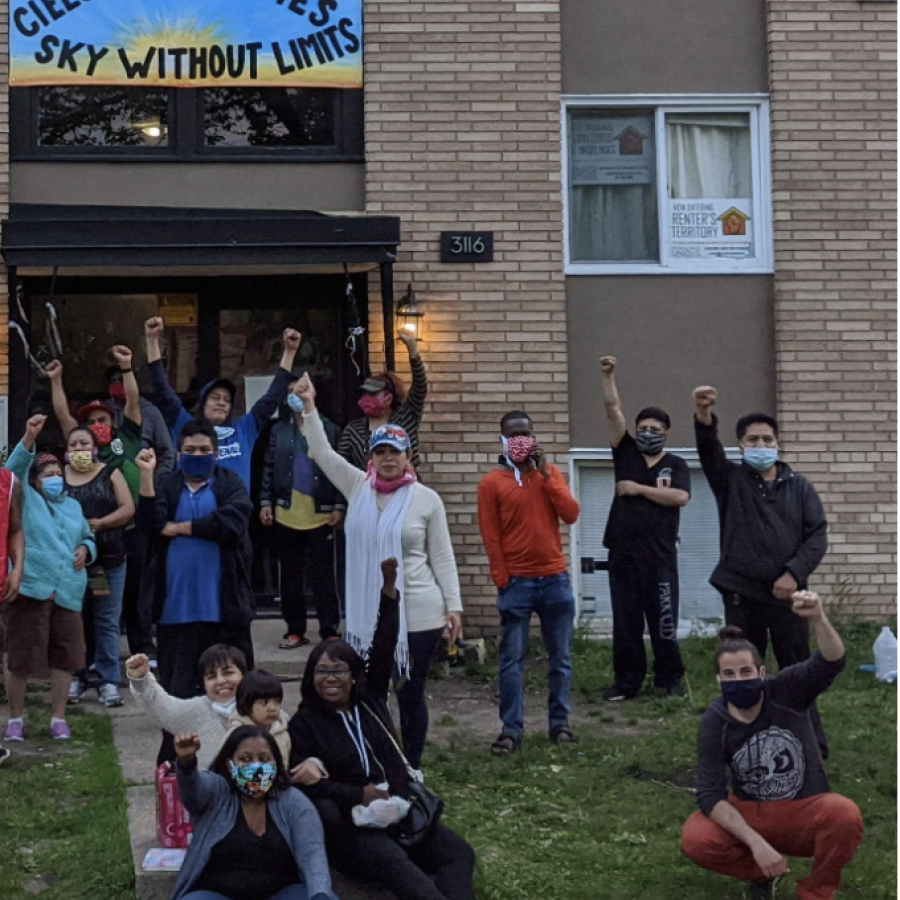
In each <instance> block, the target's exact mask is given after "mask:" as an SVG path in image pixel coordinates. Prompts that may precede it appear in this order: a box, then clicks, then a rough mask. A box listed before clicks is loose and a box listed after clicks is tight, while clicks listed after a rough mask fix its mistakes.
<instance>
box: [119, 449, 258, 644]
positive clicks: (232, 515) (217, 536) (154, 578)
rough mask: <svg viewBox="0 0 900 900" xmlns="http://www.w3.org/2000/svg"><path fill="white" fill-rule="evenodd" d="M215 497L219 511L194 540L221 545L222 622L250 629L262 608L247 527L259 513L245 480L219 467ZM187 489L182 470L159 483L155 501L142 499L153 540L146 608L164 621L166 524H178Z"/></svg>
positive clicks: (195, 527) (144, 585) (140, 519)
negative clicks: (254, 580)
mask: <svg viewBox="0 0 900 900" xmlns="http://www.w3.org/2000/svg"><path fill="white" fill-rule="evenodd" d="M213 477H214V478H215V481H214V482H213V486H212V492H213V496H214V497H215V499H216V510H215V512H212V513H210V514H209V515H207V516H202V517H201V518H199V519H194V520H193V524H192V536H193V537H195V538H200V539H201V540H206V541H215V542H216V543H217V544H218V545H219V557H220V562H221V566H222V580H221V588H220V591H221V593H220V603H221V612H222V618H221V622H222V625H224V626H225V627H227V628H246V627H247V626H248V625H249V624H250V623H251V622H252V621H253V619H254V618H255V617H256V603H255V600H254V597H253V589H252V588H251V585H250V569H251V559H252V550H251V546H250V538H249V537H248V535H247V528H248V525H249V523H250V513H251V511H252V509H253V507H252V505H251V503H250V497H249V495H248V494H247V488H246V487H244V482H243V481H242V480H241V477H240V475H238V474H237V473H236V472H233V471H232V470H231V469H225V468H223V467H222V466H216V468H215V470H214V471H213ZM183 487H184V475H183V474H182V473H181V471H177V472H172V473H170V474H168V475H163V476H162V477H161V478H159V479H158V480H157V482H156V496H155V497H143V496H141V497H139V498H138V506H137V514H136V516H135V522H136V523H137V527H138V529H139V530H140V531H142V532H144V534H146V535H148V538H149V539H148V541H147V545H148V546H147V553H146V556H145V558H144V578H143V580H142V582H141V606H142V608H143V609H147V610H150V611H151V612H152V615H153V621H154V622H158V621H159V619H160V617H161V615H162V611H163V606H164V605H165V602H166V585H167V577H166V561H167V558H168V555H169V554H168V551H169V543H170V541H171V538H167V537H163V536H162V529H163V527H164V526H165V524H166V522H173V521H174V520H175V513H176V511H177V510H178V501H179V499H180V497H181V490H182V488H183Z"/></svg>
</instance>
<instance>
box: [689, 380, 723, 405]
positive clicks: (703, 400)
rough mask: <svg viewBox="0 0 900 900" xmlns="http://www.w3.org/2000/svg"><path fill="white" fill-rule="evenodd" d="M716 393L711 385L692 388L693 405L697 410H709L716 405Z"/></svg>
mask: <svg viewBox="0 0 900 900" xmlns="http://www.w3.org/2000/svg"><path fill="white" fill-rule="evenodd" d="M717 398H718V391H717V390H716V389H715V388H714V387H712V386H711V385H708V384H704V385H701V386H700V387H697V388H694V403H695V404H696V406H697V408H698V409H709V408H710V407H712V406H715V405H716V400H717Z"/></svg>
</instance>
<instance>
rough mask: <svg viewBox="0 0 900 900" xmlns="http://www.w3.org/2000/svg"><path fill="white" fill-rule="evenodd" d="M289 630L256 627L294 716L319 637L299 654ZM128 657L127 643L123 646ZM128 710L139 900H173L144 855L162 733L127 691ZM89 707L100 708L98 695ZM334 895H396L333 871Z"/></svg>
mask: <svg viewBox="0 0 900 900" xmlns="http://www.w3.org/2000/svg"><path fill="white" fill-rule="evenodd" d="M283 628H284V625H283V623H282V622H281V621H280V620H274V619H263V620H259V621H257V622H255V623H254V625H253V643H254V648H255V651H256V666H257V668H260V669H266V670H267V671H269V672H271V673H272V674H273V675H277V676H278V677H279V678H281V679H282V680H283V681H284V682H285V684H284V707H285V709H287V710H289V711H292V710H294V709H296V708H297V704H298V703H299V702H300V678H301V677H302V675H303V667H304V666H305V665H306V659H307V657H308V656H309V653H310V651H311V649H312V648H313V647H314V646H315V645H316V643H318V635H317V634H315V633H314V632H310V634H309V637H310V644H309V645H307V646H306V647H301V648H298V649H296V650H279V649H278V647H277V644H278V641H279V640H280V639H281V635H282V632H283ZM123 652H124V642H123ZM124 695H125V705H124V706H122V707H120V708H119V709H113V710H109V713H110V715H111V717H112V720H113V738H114V740H115V743H116V748H117V749H118V751H119V759H120V761H121V764H122V777H123V778H124V779H125V784H126V794H127V797H128V827H129V831H130V833H131V849H132V854H133V856H134V871H135V885H136V890H135V896H136V900H169V897H170V895H171V893H172V889H173V887H174V885H175V880H176V877H177V876H176V875H174V874H172V873H161V872H153V873H150V872H144V871H143V870H142V869H141V863H142V862H143V859H144V855H145V854H146V852H147V850H149V849H150V848H151V847H155V846H157V845H158V842H157V840H156V791H155V788H154V779H153V776H154V763H155V761H156V753H157V750H158V749H159V741H160V730H159V727H158V726H157V725H156V723H155V721H154V720H153V718H152V717H151V716H148V715H146V714H145V713H143V712H142V710H141V709H140V707H138V706H137V704H136V703H134V701H133V700H132V699H131V695H130V693H128V692H127V691H126V692H125V693H124ZM89 696H90V698H91V699H88V700H87V702H86V703H85V706H86V708H89V707H94V706H95V703H94V702H93V696H94V695H93V693H91V694H90V695H89ZM332 878H333V884H334V891H335V893H336V894H337V895H338V897H339V898H340V900H393V895H392V894H389V893H387V892H384V891H379V890H376V889H373V888H372V887H362V886H361V885H359V884H353V883H350V882H348V881H347V879H345V878H342V877H341V876H340V875H338V874H336V873H334V872H332Z"/></svg>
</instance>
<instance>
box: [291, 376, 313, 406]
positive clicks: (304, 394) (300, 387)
mask: <svg viewBox="0 0 900 900" xmlns="http://www.w3.org/2000/svg"><path fill="white" fill-rule="evenodd" d="M294 393H295V394H296V395H297V396H298V397H299V398H300V399H301V400H302V401H303V402H304V403H312V404H314V403H315V402H316V388H315V385H313V383H312V379H311V378H310V377H309V373H308V372H304V373H303V375H301V376H300V378H299V379H298V381H297V383H296V384H295V385H294Z"/></svg>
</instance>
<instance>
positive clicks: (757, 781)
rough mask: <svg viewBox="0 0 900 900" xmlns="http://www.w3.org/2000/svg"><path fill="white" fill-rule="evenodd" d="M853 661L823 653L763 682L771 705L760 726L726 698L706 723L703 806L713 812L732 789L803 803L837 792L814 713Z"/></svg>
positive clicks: (757, 798) (746, 796) (700, 776)
mask: <svg viewBox="0 0 900 900" xmlns="http://www.w3.org/2000/svg"><path fill="white" fill-rule="evenodd" d="M845 663H846V659H845V658H844V657H841V659H838V660H835V661H834V662H829V661H828V660H827V659H825V657H824V656H822V654H821V653H816V654H814V655H813V656H811V657H810V658H809V659H807V660H804V661H803V662H801V663H797V664H796V665H793V666H788V667H787V668H786V669H782V670H781V671H780V672H779V673H778V674H777V675H775V676H774V677H772V678H768V679H766V680H765V681H764V682H763V705H762V708H761V710H760V713H759V715H758V716H757V717H756V719H754V721H753V722H750V723H744V722H739V721H738V720H737V719H734V718H732V716H731V714H730V713H729V712H728V706H727V704H726V703H725V698H724V697H718V698H716V699H715V700H714V701H713V702H712V703H711V704H710V705H709V708H708V709H707V710H706V712H705V713H704V715H703V718H702V719H701V720H700V731H699V735H698V739H697V758H698V770H697V804H698V806H699V807H700V811H701V812H702V813H703V814H704V815H707V816H708V815H709V814H710V813H711V812H712V810H713V807H714V806H715V805H716V804H717V803H718V802H719V801H720V800H727V799H728V781H729V778H728V773H730V776H731V778H730V781H731V790H732V792H733V793H734V794H735V795H736V796H737V797H738V798H739V799H741V800H749V801H752V802H759V803H764V802H769V801H774V800H803V799H805V798H806V797H814V796H815V795H816V794H824V793H827V792H828V791H830V790H831V788H830V787H829V785H828V778H827V777H826V776H825V769H824V768H823V766H822V752H821V750H820V749H819V741H818V739H817V738H816V733H815V728H814V726H813V723H812V720H811V719H810V715H809V710H810V707H811V706H812V705H813V703H814V702H815V699H816V697H818V696H819V694H821V693H823V692H824V691H826V690H828V688H829V687H831V685H832V684H833V683H834V680H835V678H837V676H838V675H839V674H840V673H841V670H842V669H843V668H844V665H845Z"/></svg>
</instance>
